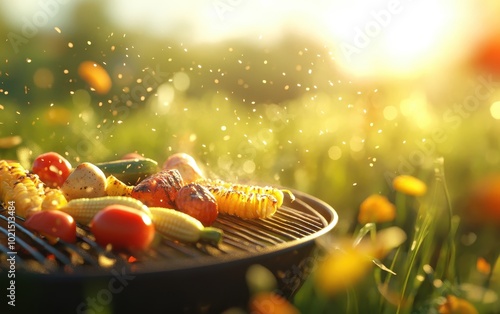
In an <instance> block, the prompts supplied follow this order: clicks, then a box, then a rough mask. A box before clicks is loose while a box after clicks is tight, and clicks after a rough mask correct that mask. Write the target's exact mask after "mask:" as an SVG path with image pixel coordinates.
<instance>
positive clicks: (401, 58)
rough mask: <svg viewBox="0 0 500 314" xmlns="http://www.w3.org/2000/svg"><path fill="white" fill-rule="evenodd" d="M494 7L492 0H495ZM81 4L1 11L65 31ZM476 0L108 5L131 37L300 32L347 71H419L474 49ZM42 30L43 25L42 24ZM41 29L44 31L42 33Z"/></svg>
mask: <svg viewBox="0 0 500 314" xmlns="http://www.w3.org/2000/svg"><path fill="white" fill-rule="evenodd" d="M80 1H82V0H80ZM492 1H493V0H492ZM74 2H75V1H69V0H18V1H4V2H3V3H1V4H0V6H3V7H4V8H5V10H3V9H2V11H3V12H4V14H3V15H4V18H6V19H7V20H8V21H11V22H17V23H21V24H17V27H18V28H20V27H22V26H20V25H22V23H25V21H26V20H30V19H31V20H33V19H34V18H35V17H39V18H41V20H40V24H43V11H45V12H46V14H47V15H50V20H49V21H46V22H45V24H48V26H50V28H53V27H54V25H55V24H60V25H58V26H59V27H61V28H63V27H64V25H65V23H70V22H71V21H70V20H69V19H67V15H66V14H63V12H64V11H65V9H69V8H71V6H73V5H74ZM473 3H474V0H467V1H460V2H457V1H454V0H419V1H411V0H370V1H367V0H365V1H362V0H334V1H328V0H309V1H307V0H274V1H270V0H251V1H250V0H210V1H199V0H184V1H178V0H176V1H161V0H142V1H120V0H109V1H104V2H103V5H104V6H105V8H106V11H107V13H108V14H109V18H110V20H111V21H112V22H114V23H116V24H117V25H119V26H120V27H122V28H123V29H124V30H125V31H127V30H130V31H132V30H137V29H141V28H142V29H144V30H146V32H148V33H151V34H156V35H158V36H163V35H182V36H181V37H182V40H183V41H189V39H190V40H193V41H219V40H224V39H227V38H234V37H237V38H244V39H248V40H263V41H271V42H272V41H275V40H277V39H278V38H279V37H280V36H281V35H282V34H283V30H285V29H286V30H288V31H291V32H294V33H298V32H301V33H302V34H305V35H306V36H309V37H313V38H317V39H319V40H321V41H322V42H323V43H325V45H326V46H328V47H331V49H332V51H333V52H334V54H333V55H334V56H335V62H338V63H339V64H340V65H342V66H343V67H344V68H346V69H347V70H348V71H354V72H357V73H364V74H366V73H368V74H373V73H377V72H381V71H382V72H384V73H390V72H391V71H393V72H394V73H396V74H397V73H403V72H414V71H418V70H419V69H422V68H425V67H433V66H436V65H439V64H440V63H442V62H443V61H446V62H447V61H449V59H450V56H459V55H460V53H461V52H464V53H465V52H466V51H467V47H468V46H470V39H471V38H473V37H474V36H475V35H476V32H478V27H480V26H479V25H483V23H482V20H481V15H480V14H479V13H477V12H476V11H477V5H476V6H474V5H473ZM42 26H43V25H42ZM41 28H42V27H41Z"/></svg>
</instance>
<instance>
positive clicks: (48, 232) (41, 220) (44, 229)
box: [24, 210, 76, 243]
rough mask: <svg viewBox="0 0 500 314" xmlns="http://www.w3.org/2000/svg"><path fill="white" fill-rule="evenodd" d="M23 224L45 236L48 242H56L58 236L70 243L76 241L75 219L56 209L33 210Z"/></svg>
mask: <svg viewBox="0 0 500 314" xmlns="http://www.w3.org/2000/svg"><path fill="white" fill-rule="evenodd" d="M24 226H25V227H26V228H28V229H30V230H33V231H36V232H38V233H40V234H41V235H43V236H45V237H47V238H48V240H49V241H50V242H57V239H58V238H59V239H61V240H64V241H66V242H70V243H72V242H75V241H76V223H75V220H74V219H73V217H71V216H70V215H68V214H67V213H64V212H61V211H58V210H44V211H40V212H35V213H33V214H31V215H29V216H28V218H27V219H26V220H25V221H24Z"/></svg>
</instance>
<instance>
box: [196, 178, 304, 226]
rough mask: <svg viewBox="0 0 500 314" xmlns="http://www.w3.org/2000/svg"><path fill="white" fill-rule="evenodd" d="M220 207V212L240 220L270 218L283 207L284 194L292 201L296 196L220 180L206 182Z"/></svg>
mask: <svg viewBox="0 0 500 314" xmlns="http://www.w3.org/2000/svg"><path fill="white" fill-rule="evenodd" d="M203 184H204V185H206V187H207V188H208V190H209V191H210V192H212V194H213V195H214V196H215V198H216V200H217V204H218V205H219V212H221V213H226V214H230V215H234V216H238V217H240V218H269V217H271V216H273V215H274V213H275V212H276V210H278V208H279V207H280V206H281V205H283V199H284V194H283V192H285V193H288V195H289V196H290V198H291V200H292V201H293V200H295V196H294V195H293V193H292V192H291V191H289V190H280V189H277V188H273V187H269V186H265V187H260V186H254V185H243V184H231V183H227V182H223V181H220V180H216V181H204V183H203Z"/></svg>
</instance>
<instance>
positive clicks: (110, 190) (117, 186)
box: [106, 175, 134, 196]
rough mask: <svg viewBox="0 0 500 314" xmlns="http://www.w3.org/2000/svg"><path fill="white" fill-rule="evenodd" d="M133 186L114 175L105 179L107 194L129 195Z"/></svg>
mask: <svg viewBox="0 0 500 314" xmlns="http://www.w3.org/2000/svg"><path fill="white" fill-rule="evenodd" d="M133 189H134V186H132V185H126V184H125V183H124V182H122V181H121V180H119V179H118V178H117V177H115V176H114V175H109V176H108V178H107V179H106V194H107V195H108V196H131V195H132V190H133Z"/></svg>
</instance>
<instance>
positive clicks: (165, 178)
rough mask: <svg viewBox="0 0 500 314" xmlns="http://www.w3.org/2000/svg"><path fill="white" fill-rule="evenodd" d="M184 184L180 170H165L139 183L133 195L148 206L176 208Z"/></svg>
mask: <svg viewBox="0 0 500 314" xmlns="http://www.w3.org/2000/svg"><path fill="white" fill-rule="evenodd" d="M183 186H184V181H183V180H182V177H181V175H180V173H179V171H177V170H175V169H173V170H163V171H160V172H158V173H155V174H153V175H151V176H149V177H147V178H146V179H144V180H142V181H141V182H140V183H139V184H137V185H136V186H135V187H134V189H133V190H132V193H131V196H132V197H133V198H136V199H138V200H140V201H141V202H143V203H144V204H146V205H147V206H155V207H167V208H174V207H175V200H176V198H177V193H178V192H179V190H180V189H181V188H182V187H183Z"/></svg>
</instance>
